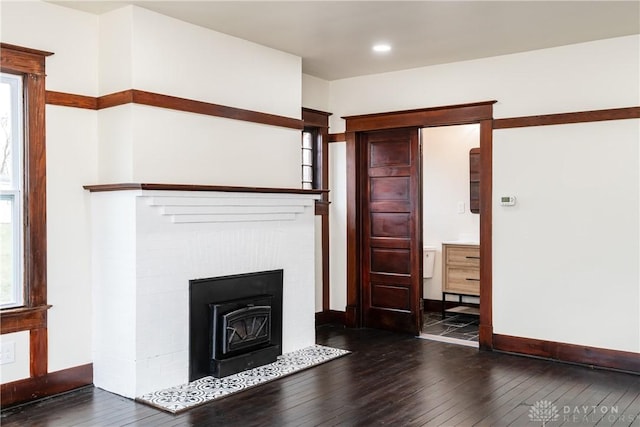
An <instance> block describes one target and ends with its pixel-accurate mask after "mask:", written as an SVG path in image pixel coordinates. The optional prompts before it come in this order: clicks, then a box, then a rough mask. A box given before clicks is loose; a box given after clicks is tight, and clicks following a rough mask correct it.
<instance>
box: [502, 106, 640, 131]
mask: <svg viewBox="0 0 640 427" xmlns="http://www.w3.org/2000/svg"><path fill="white" fill-rule="evenodd" d="M638 118H640V107H626V108H611V109H607V110H593V111H580V112H573V113H559V114H546V115H541V116H525V117H512V118H505V119H494V120H493V128H494V129H510V128H518V127H527V126H548V125H562V124H571V123H588V122H600V121H605V120H624V119H638Z"/></svg>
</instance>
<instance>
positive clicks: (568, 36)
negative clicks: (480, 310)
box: [53, 0, 640, 80]
mask: <svg viewBox="0 0 640 427" xmlns="http://www.w3.org/2000/svg"><path fill="white" fill-rule="evenodd" d="M53 3H57V4H61V5H63V6H67V7H71V8H75V9H79V10H83V11H86V12H90V13H96V14H101V13H104V12H107V11H110V10H113V9H115V8H119V7H122V6H124V5H128V4H134V5H137V6H140V7H143V8H145V9H149V10H153V11H156V12H159V13H162V14H164V15H168V16H172V17H174V18H177V19H180V20H183V21H186V22H190V23H193V24H196V25H200V26H203V27H207V28H211V29H213V30H216V31H219V32H222V33H225V34H229V35H232V36H236V37H240V38H242V39H245V40H250V41H252V42H255V43H258V44H261V45H264V46H269V47H272V48H275V49H278V50H282V51H285V52H289V53H292V54H294V55H297V56H300V57H302V69H303V72H304V73H306V74H310V75H313V76H316V77H320V78H322V79H325V80H336V79H341V78H347V77H353V76H359V75H365V74H374V73H382V72H387V71H396V70H401V69H407V68H415V67H421V66H426V65H434V64H442V63H447V62H456V61H464V60H469V59H476V58H483V57H489V56H495V55H503V54H509V53H515V52H523V51H527V50H534V49H542V48H547V47H553V46H561V45H566V44H572V43H581V42H586V41H591V40H598V39H605V38H611V37H619V36H625V35H630V34H638V33H640V1H637V0H636V1H591V2H589V1H278V2H274V1H202V0H201V1H153V0H148V1H54V2H53ZM378 42H387V43H389V44H391V45H392V47H393V49H392V51H391V52H388V53H385V54H376V53H374V52H372V50H371V47H372V45H373V44H374V43H378Z"/></svg>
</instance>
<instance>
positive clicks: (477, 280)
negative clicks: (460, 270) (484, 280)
mask: <svg viewBox="0 0 640 427" xmlns="http://www.w3.org/2000/svg"><path fill="white" fill-rule="evenodd" d="M465 280H470V281H473V282H479V281H480V279H469V278H468V277H467V278H466V279H465Z"/></svg>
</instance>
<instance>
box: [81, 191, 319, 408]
mask: <svg viewBox="0 0 640 427" xmlns="http://www.w3.org/2000/svg"><path fill="white" fill-rule="evenodd" d="M86 188H87V189H89V190H90V191H91V209H92V233H93V234H92V242H93V243H92V245H93V254H92V256H93V257H92V262H93V352H94V354H93V369H94V384H95V385H96V386H97V387H100V388H103V389H105V390H108V391H111V392H114V393H117V394H120V395H123V396H127V397H135V396H139V395H141V394H144V393H148V392H152V391H155V390H159V389H162V388H166V387H171V386H176V385H179V384H184V383H186V382H188V371H189V354H188V353H189V332H188V331H189V313H188V310H189V308H188V304H189V302H188V298H189V280H191V279H199V278H207V277H217V276H224V275H231V274H241V273H251V272H257V271H265V270H274V269H283V270H284V283H283V286H284V293H283V343H282V344H283V352H290V351H293V350H297V349H301V348H304V347H307V346H310V345H313V344H314V343H315V328H314V324H315V319H314V316H315V314H314V313H315V304H314V297H315V293H314V277H315V276H314V259H315V256H314V248H315V244H314V239H315V236H314V230H315V228H314V201H315V199H319V198H320V196H319V194H318V193H317V192H312V191H281V190H272V191H271V192H265V191H264V190H262V191H255V190H256V189H242V188H236V189H234V188H228V187H202V186H199V187H188V186H163V185H152V184H123V185H116V186H88V187H86ZM193 188H197V190H199V191H191V190H190V189H193ZM107 190H118V191H107ZM203 190H206V191H203ZM250 190H251V191H250Z"/></svg>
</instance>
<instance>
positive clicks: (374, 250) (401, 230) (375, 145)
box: [361, 128, 422, 334]
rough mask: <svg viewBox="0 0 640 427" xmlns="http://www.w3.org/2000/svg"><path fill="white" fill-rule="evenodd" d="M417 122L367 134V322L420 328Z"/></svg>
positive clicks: (364, 277) (364, 220)
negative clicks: (408, 126)
mask: <svg viewBox="0 0 640 427" xmlns="http://www.w3.org/2000/svg"><path fill="white" fill-rule="evenodd" d="M418 135H419V130H418V129H417V128H406V129H393V130H387V131H375V132H366V133H363V134H362V138H361V142H362V144H363V145H362V151H361V153H362V165H363V171H362V176H363V181H362V193H361V194H362V195H363V198H362V199H363V200H362V224H363V235H362V243H363V246H362V258H363V259H362V261H363V262H362V276H361V277H362V290H363V292H362V298H363V301H362V307H363V325H364V326H366V327H373V328H380V329H389V330H395V331H401V332H409V333H412V334H418V333H419V332H420V327H421V323H422V312H421V308H420V301H421V299H422V280H421V276H422V274H421V272H420V268H421V264H420V253H421V252H420V247H419V243H420V236H421V229H422V228H421V222H420V217H419V213H420V209H419V208H418V207H419V206H420V203H421V193H420V181H419V177H420V169H419V168H420V164H419V160H420V155H419V153H420V151H419V144H418Z"/></svg>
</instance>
